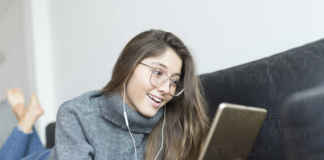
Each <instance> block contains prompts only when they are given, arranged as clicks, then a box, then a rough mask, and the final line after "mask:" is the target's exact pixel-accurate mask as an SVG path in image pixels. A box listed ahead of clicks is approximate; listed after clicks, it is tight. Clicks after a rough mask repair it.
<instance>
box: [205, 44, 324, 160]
mask: <svg viewBox="0 0 324 160" xmlns="http://www.w3.org/2000/svg"><path fill="white" fill-rule="evenodd" d="M240 54H244V53H240ZM201 80H202V83H203V86H204V89H205V96H206V97H207V100H208V103H209V109H210V112H209V115H210V117H212V115H214V113H215V111H216V110H217V107H218V104H219V103H221V102H231V103H238V104H244V105H251V106H260V107H263V108H266V109H267V110H268V116H267V118H266V120H265V122H264V124H263V127H262V128H261V131H260V133H259V135H258V137H257V139H256V142H255V145H254V147H253V151H252V152H251V153H250V155H249V160H284V159H291V160H297V158H299V157H298V156H297V157H296V156H295V157H294V158H296V159H294V158H292V157H293V156H287V155H299V154H298V153H297V152H301V151H302V150H305V149H308V148H307V147H309V146H306V145H299V146H298V147H299V148H295V149H287V148H289V147H287V146H289V145H286V144H285V143H287V144H289V143H292V140H294V141H298V142H297V143H299V144H303V143H304V144H305V143H306V142H308V140H307V139H305V138H304V137H301V136H302V135H292V134H291V133H293V131H294V129H295V128H298V127H300V126H298V125H296V124H295V123H294V120H296V119H299V116H300V115H304V112H305V110H307V111H309V112H312V111H314V109H313V108H315V107H316V106H319V105H321V106H322V107H324V101H320V99H321V98H317V99H318V103H306V104H308V105H307V109H305V110H300V109H296V108H295V107H294V106H295V105H294V103H295V104H299V106H300V107H301V108H305V107H304V106H305V105H303V104H304V103H302V102H305V101H307V102H311V101H312V100H309V99H310V97H314V95H313V96H310V97H308V98H307V97H306V98H303V100H300V101H299V100H298V99H294V100H291V99H293V98H291V97H292V96H293V95H295V94H297V93H298V92H303V91H304V90H307V89H310V88H313V89H314V88H318V86H321V83H322V82H324V40H319V41H316V42H313V43H310V44H306V45H304V46H301V47H298V48H294V49H291V50H288V51H284V52H282V53H279V54H276V55H273V56H270V57H266V58H263V59H260V60H256V61H253V62H250V63H247V64H243V65H239V66H235V67H232V68H228V69H224V70H220V71H216V72H212V73H207V74H203V75H201ZM318 94H321V93H318ZM317 97H321V96H317ZM322 98H323V99H324V96H322ZM287 101H290V102H289V103H288V102H287ZM291 101H293V102H291ZM283 108H286V109H284V110H283ZM292 110H294V112H291V111H292ZM319 110H321V109H320V108H319V109H317V110H316V111H317V112H319ZM283 111H284V113H282V112H283ZM322 112H323V114H321V116H323V117H324V108H323V111H322ZM312 116H313V115H312V114H309V115H307V116H305V117H304V119H303V120H301V121H307V120H308V119H310V118H311V117H312ZM318 117H319V116H318ZM322 119H323V118H322ZM323 122H324V119H323ZM282 123H284V124H285V125H284V126H283V125H282ZM308 125H309V124H305V126H303V127H309V126H308ZM316 127H317V126H316ZM323 128H324V127H323ZM316 129H317V130H316ZM316 129H315V127H313V128H312V127H310V128H309V130H311V131H313V130H316V131H317V132H320V131H323V136H324V129H323V130H320V129H318V127H317V128H316ZM283 131H287V133H286V134H285V136H283V134H284V133H283ZM290 137H294V139H291V138H290ZM322 139H323V138H322ZM315 141H316V139H315V140H314V141H313V142H315ZM307 144H308V143H307ZM323 144H324V142H323ZM290 145H291V144H290ZM283 146H285V147H283ZM319 146H321V145H319ZM321 150H322V152H324V149H323V147H322V148H321ZM304 155H306V156H305V157H310V156H311V155H312V152H311V151H310V152H308V153H307V154H304ZM305 157H304V158H305ZM322 159H324V158H322ZM303 160H305V159H303Z"/></svg>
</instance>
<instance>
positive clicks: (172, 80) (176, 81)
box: [171, 78, 180, 86]
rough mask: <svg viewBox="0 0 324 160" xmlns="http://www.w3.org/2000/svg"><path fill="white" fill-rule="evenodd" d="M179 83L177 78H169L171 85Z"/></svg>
mask: <svg viewBox="0 0 324 160" xmlns="http://www.w3.org/2000/svg"><path fill="white" fill-rule="evenodd" d="M179 83H180V80H179V79H175V78H174V79H171V85H173V86H177V85H178V84H179Z"/></svg>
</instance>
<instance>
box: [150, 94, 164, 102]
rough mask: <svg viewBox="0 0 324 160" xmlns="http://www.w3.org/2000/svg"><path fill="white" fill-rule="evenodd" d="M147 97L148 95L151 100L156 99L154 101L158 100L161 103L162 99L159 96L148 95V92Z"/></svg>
mask: <svg viewBox="0 0 324 160" xmlns="http://www.w3.org/2000/svg"><path fill="white" fill-rule="evenodd" d="M149 97H150V98H151V99H152V100H154V101H156V102H158V103H161V102H162V100H161V99H160V98H156V97H153V96H152V95H150V94H149Z"/></svg>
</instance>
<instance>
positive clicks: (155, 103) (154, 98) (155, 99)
mask: <svg viewBox="0 0 324 160" xmlns="http://www.w3.org/2000/svg"><path fill="white" fill-rule="evenodd" d="M147 97H148V98H149V100H150V101H151V103H152V105H153V107H155V108H158V107H159V106H160V104H161V103H162V102H163V98H160V97H158V96H155V95H152V94H147Z"/></svg>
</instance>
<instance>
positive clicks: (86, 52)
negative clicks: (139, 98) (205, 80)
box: [50, 0, 324, 102]
mask: <svg viewBox="0 0 324 160" xmlns="http://www.w3.org/2000/svg"><path fill="white" fill-rule="evenodd" d="M321 6H324V2H322V1H316V0H302V1H293V0H286V1H281V0H273V1H267V0H251V1H234V0H226V1H225V0H223V1H214V0H201V1H186V0H179V1H174V0H164V1H126V0H119V1H100V0H92V1H78V0H69V1H64V0H55V1H51V7H50V9H51V11H50V15H51V18H52V29H53V39H54V52H55V60H54V61H55V62H54V67H55V69H56V72H55V77H54V87H55V90H56V93H57V94H56V96H57V100H58V101H59V102H63V101H64V100H67V99H70V98H72V97H74V96H77V95H79V94H80V93H82V92H85V91H87V90H91V89H97V88H101V87H102V86H104V85H105V84H106V82H107V81H108V80H109V78H110V74H111V69H112V66H113V64H114V63H115V61H116V58H117V56H118V54H119V53H120V51H121V49H122V47H123V46H124V45H125V43H126V42H127V41H128V40H129V39H130V38H131V37H133V36H134V35H135V34H137V33H139V32H141V31H143V30H147V29H150V28H161V29H165V30H168V31H172V32H174V33H176V34H177V35H179V36H180V37H181V38H182V39H183V40H184V41H185V43H186V44H187V45H188V46H189V48H191V50H192V51H193V54H194V56H195V57H196V61H197V64H198V72H199V73H205V72H211V71H215V70H219V69H222V68H227V67H230V66H233V65H237V64H241V63H245V62H249V61H251V60H255V59H259V58H262V57H266V56H269V55H271V54H275V53H277V52H280V51H283V50H286V49H289V48H292V47H296V46H298V45H301V44H304V43H307V42H310V41H313V40H317V39H319V38H322V37H324V30H323V28H324V21H322V20H321V19H322V17H321V16H322V15H323V14H324V10H323V9H322V7H321Z"/></svg>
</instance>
